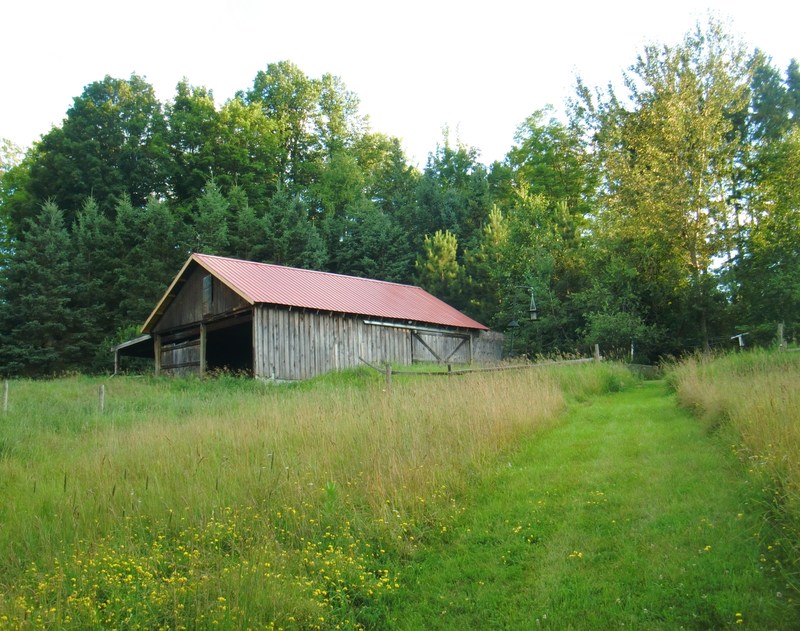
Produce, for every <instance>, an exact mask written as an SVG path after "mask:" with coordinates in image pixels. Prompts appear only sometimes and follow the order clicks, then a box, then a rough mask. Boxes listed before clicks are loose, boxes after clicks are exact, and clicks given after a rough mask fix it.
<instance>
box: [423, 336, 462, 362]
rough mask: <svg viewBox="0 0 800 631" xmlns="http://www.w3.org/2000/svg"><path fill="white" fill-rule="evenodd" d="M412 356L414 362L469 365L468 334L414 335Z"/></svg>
mask: <svg viewBox="0 0 800 631" xmlns="http://www.w3.org/2000/svg"><path fill="white" fill-rule="evenodd" d="M411 348H412V355H413V361H415V362H443V363H448V364H469V363H471V362H472V356H471V353H470V334H469V333H464V334H459V335H452V334H448V333H446V332H442V333H441V334H438V333H428V332H422V331H420V332H418V333H414V336H413V338H412V347H411Z"/></svg>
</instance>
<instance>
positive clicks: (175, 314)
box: [153, 267, 250, 333]
mask: <svg viewBox="0 0 800 631" xmlns="http://www.w3.org/2000/svg"><path fill="white" fill-rule="evenodd" d="M205 276H208V272H206V271H205V270H204V269H202V268H199V267H198V268H197V269H195V270H194V272H192V273H191V274H190V275H189V277H188V278H187V279H186V282H185V283H184V284H183V286H182V287H180V288H178V287H176V291H178V293H177V295H176V296H175V299H174V300H173V301H172V302H171V303H170V305H169V307H167V310H166V311H165V312H164V315H162V316H161V318H160V319H159V321H158V323H157V324H156V326H155V327H154V329H153V332H154V333H161V332H164V331H170V330H173V329H176V328H180V327H182V326H185V325H188V324H193V323H196V322H201V321H202V320H203V319H204V317H205V318H206V319H208V318H214V317H215V316H220V315H223V314H231V313H235V312H236V311H239V310H242V309H249V308H250V305H249V304H248V303H247V301H245V300H244V298H242V297H241V296H240V295H239V294H237V293H235V292H234V291H231V290H230V289H229V288H228V287H227V286H225V285H224V284H223V283H222V282H221V281H220V280H219V279H218V278H216V277H212V283H213V285H212V287H213V290H212V293H213V300H212V301H211V304H210V305H204V304H203V302H204V301H203V278H204V277H205Z"/></svg>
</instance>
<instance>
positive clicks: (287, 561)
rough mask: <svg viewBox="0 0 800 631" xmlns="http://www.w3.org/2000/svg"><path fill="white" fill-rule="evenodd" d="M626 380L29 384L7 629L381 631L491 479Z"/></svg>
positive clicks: (607, 370)
mask: <svg viewBox="0 0 800 631" xmlns="http://www.w3.org/2000/svg"><path fill="white" fill-rule="evenodd" d="M623 374H624V373H622V372H621V371H620V369H617V368H614V367H611V366H576V367H574V368H572V372H569V373H566V372H564V371H563V370H562V371H554V372H548V371H540V370H534V371H519V372H513V373H504V374H488V375H466V376H460V377H452V378H434V379H425V378H419V377H408V378H404V379H395V380H394V383H393V384H392V386H391V388H387V385H386V384H385V382H384V380H383V377H382V376H380V375H378V374H372V373H370V372H361V371H356V372H351V373H346V374H343V375H337V376H329V377H326V378H323V379H320V380H318V381H317V382H314V383H310V384H303V385H301V386H299V387H274V386H272V387H271V386H268V385H266V384H262V383H258V382H253V381H248V380H244V379H241V380H240V379H235V378H222V379H219V380H211V381H199V380H193V379H187V380H171V379H149V378H138V379H136V378H115V379H113V380H109V381H107V382H106V407H105V410H104V412H102V413H101V411H100V409H99V402H98V400H97V389H98V386H99V384H100V382H99V381H98V380H95V379H88V378H83V377H74V378H69V379H62V380H56V381H51V382H30V381H15V382H12V384H11V389H10V409H9V411H8V413H6V414H5V415H4V416H3V417H0V495H1V496H2V497H3V499H4V501H3V503H2V505H0V628H103V627H114V626H116V627H125V628H171V629H176V628H211V627H212V626H214V627H215V628H220V627H221V628H248V627H254V628H269V627H270V625H272V626H275V627H283V628H335V627H336V625H337V624H339V625H344V626H350V627H352V628H359V627H370V626H381V624H380V621H381V616H382V615H384V612H385V607H386V603H387V602H388V601H389V600H390V599H391V597H392V589H393V588H394V587H395V586H396V585H398V584H399V583H398V581H400V580H402V579H401V578H400V577H398V572H400V571H401V568H402V564H403V559H405V558H406V557H407V556H408V555H409V554H413V552H414V550H415V548H416V547H417V546H418V545H420V543H422V542H424V541H425V539H426V537H427V536H428V535H429V534H430V533H433V532H438V531H440V530H441V529H442V528H446V524H447V523H448V520H450V519H452V518H453V516H454V515H455V514H456V513H457V512H458V511H459V510H460V507H459V496H460V495H461V494H462V493H463V491H464V490H465V489H466V488H467V486H468V485H469V484H470V480H471V479H472V477H473V476H474V475H476V474H480V472H481V471H482V468H483V467H484V465H485V463H486V462H488V461H490V460H491V459H493V458H496V457H497V455H498V454H499V453H501V452H502V451H504V450H508V449H511V448H513V446H514V444H515V442H516V441H517V440H518V439H519V437H520V436H522V435H523V434H527V433H530V432H535V431H538V430H540V429H542V428H544V427H546V426H547V425H548V424H550V423H552V422H553V421H554V419H555V418H556V417H557V416H558V414H559V412H560V411H561V409H562V408H563V406H564V401H565V394H564V390H565V388H564V386H563V384H567V383H569V392H570V394H569V396H581V387H580V386H579V385H577V384H579V383H581V382H582V383H583V384H584V385H583V386H582V388H583V390H584V391H586V390H598V389H600V390H602V389H603V388H606V387H608V384H610V383H617V384H618V382H619V380H620V379H623V378H627V376H625V377H622V376H615V375H623ZM576 375H580V376H576ZM581 380H583V381H581ZM584 394H585V392H584Z"/></svg>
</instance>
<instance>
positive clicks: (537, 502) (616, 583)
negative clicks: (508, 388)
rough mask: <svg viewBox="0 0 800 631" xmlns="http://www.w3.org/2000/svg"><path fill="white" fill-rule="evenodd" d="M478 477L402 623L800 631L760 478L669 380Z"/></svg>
mask: <svg viewBox="0 0 800 631" xmlns="http://www.w3.org/2000/svg"><path fill="white" fill-rule="evenodd" d="M531 405H532V406H535V405H536V403H535V401H531ZM483 479H484V481H483V482H481V484H480V485H479V486H478V487H477V488H475V489H474V490H473V492H472V493H471V494H470V496H469V497H468V498H466V502H465V506H464V512H463V513H462V515H461V517H460V518H459V520H458V521H457V522H456V523H454V524H453V526H452V528H449V529H444V532H442V533H441V540H440V541H437V542H436V543H434V544H432V545H429V546H426V547H425V549H424V551H423V552H422V553H421V557H420V558H419V559H416V562H415V563H413V564H411V567H410V568H409V569H408V570H407V571H406V573H405V576H404V577H403V583H404V588H403V590H402V593H401V594H398V600H397V601H396V605H397V606H396V608H395V610H394V611H392V613H391V616H390V617H391V618H392V619H393V621H394V626H395V628H397V629H409V630H410V629H415V630H416V629H464V630H466V629H520V630H523V629H536V628H550V629H559V630H567V629H612V628H613V629H619V628H629V629H724V628H739V629H742V628H751V629H759V630H762V629H800V616H799V615H798V609H797V606H796V605H797V594H796V593H792V592H791V590H790V589H789V588H788V587H787V586H786V585H785V584H784V583H783V582H782V581H781V578H780V573H779V571H777V568H779V564H780V542H779V541H777V540H774V539H772V538H771V535H770V534H769V532H768V530H767V527H766V526H765V525H764V522H763V513H764V506H763V504H762V498H761V495H762V492H761V489H760V488H757V487H758V486H759V485H758V484H757V483H756V482H755V479H750V478H748V475H747V473H746V472H745V469H744V467H743V466H742V465H741V463H739V462H738V461H737V459H736V457H735V456H734V455H733V454H732V453H731V449H730V446H729V445H727V444H726V443H725V441H724V440H723V439H722V438H721V437H720V436H718V435H715V434H708V433H707V432H706V431H705V430H704V429H703V428H702V426H701V424H700V423H698V422H697V421H696V420H695V419H693V418H692V417H691V415H690V414H689V413H687V412H685V411H683V410H680V409H679V408H678V407H677V405H676V403H675V399H674V397H673V396H672V394H671V393H670V392H669V391H668V388H667V386H666V385H665V384H663V383H660V382H651V383H644V384H642V385H640V386H636V387H634V388H632V389H630V390H628V391H625V392H620V393H615V394H611V395H606V396H603V397H599V398H596V399H594V400H591V401H587V402H584V403H576V404H573V405H572V406H571V408H570V411H569V413H568V415H567V418H566V419H564V420H563V422H562V423H561V424H559V425H557V426H555V427H554V428H552V429H550V430H548V431H547V432H545V433H544V434H536V435H535V436H532V437H531V439H530V440H529V441H527V442H526V443H525V444H522V445H520V448H519V450H518V451H517V452H515V453H514V454H513V455H512V456H511V460H510V461H508V462H504V463H502V464H501V466H500V467H499V468H498V470H497V471H495V472H490V474H489V475H487V476H486V477H485V478H483Z"/></svg>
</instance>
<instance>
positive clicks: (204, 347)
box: [200, 323, 208, 377]
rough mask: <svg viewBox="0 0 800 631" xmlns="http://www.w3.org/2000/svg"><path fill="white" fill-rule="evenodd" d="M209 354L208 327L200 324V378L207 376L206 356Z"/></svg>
mask: <svg viewBox="0 0 800 631" xmlns="http://www.w3.org/2000/svg"><path fill="white" fill-rule="evenodd" d="M207 353H208V333H207V332H206V325H205V324H203V323H201V324H200V376H201V377H205V376H206V354H207Z"/></svg>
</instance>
